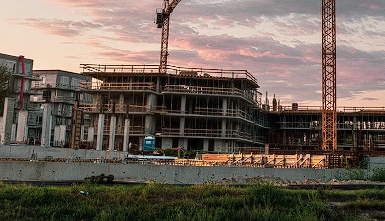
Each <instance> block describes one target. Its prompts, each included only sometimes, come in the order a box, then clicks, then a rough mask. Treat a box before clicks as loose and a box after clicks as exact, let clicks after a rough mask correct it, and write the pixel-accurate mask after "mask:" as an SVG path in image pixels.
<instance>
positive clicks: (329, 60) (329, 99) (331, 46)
mask: <svg viewBox="0 0 385 221" xmlns="http://www.w3.org/2000/svg"><path fill="white" fill-rule="evenodd" d="M336 45H337V41H336V0H322V149H323V150H329V151H330V150H336V149H337V102H336V97H337V95H336V94H337V89H336V88H337V87H336V51H337V50H336V48H337V47H336Z"/></svg>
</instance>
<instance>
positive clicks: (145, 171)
mask: <svg viewBox="0 0 385 221" xmlns="http://www.w3.org/2000/svg"><path fill="white" fill-rule="evenodd" d="M33 153H34V154H36V153H37V157H38V158H45V157H47V156H51V157H53V158H72V159H76V158H81V159H97V158H98V159H103V158H104V159H114V158H124V157H125V156H126V155H127V152H121V151H111V152H110V151H96V150H84V149H79V150H74V149H67V148H44V147H40V146H23V145H20V146H0V158H8V157H13V158H30V157H31V156H32V154H33ZM369 168H370V169H368V170H364V172H365V173H366V174H368V175H370V174H372V169H375V168H385V157H372V158H369ZM101 173H104V174H107V175H108V174H113V175H114V176H115V178H116V179H135V180H157V181H164V182H167V183H169V184H196V183H203V182H207V181H219V180H221V179H222V178H231V177H244V178H248V177H249V178H251V177H257V176H274V177H279V178H282V179H287V180H295V181H303V180H305V179H306V178H308V179H318V180H323V181H329V180H331V179H340V180H342V179H346V178H348V177H349V174H351V170H345V169H284V168H253V167H192V166H159V165H147V164H123V163H117V164H106V163H72V162H69V163H60V162H34V161H27V162H25V161H23V162H10V161H0V180H1V179H10V180H82V179H84V178H85V177H87V176H92V175H100V174H101Z"/></svg>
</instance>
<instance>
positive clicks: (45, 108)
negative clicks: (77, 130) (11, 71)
mask: <svg viewBox="0 0 385 221" xmlns="http://www.w3.org/2000/svg"><path fill="white" fill-rule="evenodd" d="M33 76H34V77H36V78H38V79H40V81H38V82H34V83H33V84H32V91H34V92H35V93H36V95H33V96H31V97H30V110H31V111H30V114H29V115H28V128H29V134H28V137H29V142H30V144H35V145H37V144H41V145H43V146H56V147H69V142H70V140H71V125H72V122H71V118H72V107H73V105H74V102H75V99H76V96H77V94H78V93H77V89H78V87H79V82H90V81H91V77H89V76H84V75H80V74H77V73H73V72H68V71H63V70H34V71H33ZM78 99H80V100H81V102H83V103H91V101H92V100H91V99H92V98H91V96H90V95H87V94H82V95H81V96H79V97H78ZM43 128H44V129H43ZM46 128H47V129H46ZM42 131H44V133H42ZM42 136H44V137H45V139H46V140H45V143H44V142H41V140H40V139H41V137H42Z"/></svg>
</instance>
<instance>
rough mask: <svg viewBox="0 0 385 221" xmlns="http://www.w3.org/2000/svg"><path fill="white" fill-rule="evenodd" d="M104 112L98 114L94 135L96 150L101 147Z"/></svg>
mask: <svg viewBox="0 0 385 221" xmlns="http://www.w3.org/2000/svg"><path fill="white" fill-rule="evenodd" d="M103 128H104V114H99V120H98V133H97V135H96V150H102V149H103Z"/></svg>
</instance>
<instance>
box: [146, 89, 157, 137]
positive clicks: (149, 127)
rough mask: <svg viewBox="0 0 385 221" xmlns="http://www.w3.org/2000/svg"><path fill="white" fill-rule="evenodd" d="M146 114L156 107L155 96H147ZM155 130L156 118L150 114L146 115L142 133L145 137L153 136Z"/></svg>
mask: <svg viewBox="0 0 385 221" xmlns="http://www.w3.org/2000/svg"><path fill="white" fill-rule="evenodd" d="M146 106H147V112H150V111H151V110H152V109H153V108H154V106H156V95H155V94H149V95H148V96H147V104H146ZM155 130H156V117H155V116H154V115H152V114H151V113H149V114H147V115H146V118H145V123H144V131H145V135H155Z"/></svg>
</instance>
